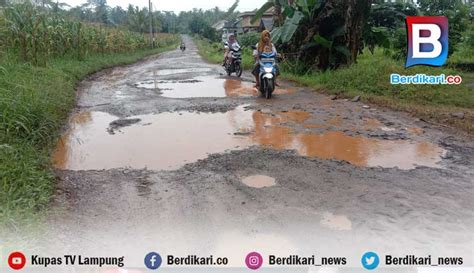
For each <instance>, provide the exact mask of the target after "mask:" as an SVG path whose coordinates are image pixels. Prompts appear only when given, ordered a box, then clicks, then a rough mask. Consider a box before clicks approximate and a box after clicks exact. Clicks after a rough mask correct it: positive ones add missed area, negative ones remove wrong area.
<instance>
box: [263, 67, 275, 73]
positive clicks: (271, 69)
mask: <svg viewBox="0 0 474 273" xmlns="http://www.w3.org/2000/svg"><path fill="white" fill-rule="evenodd" d="M263 71H265V72H266V73H272V72H273V67H264V68H263Z"/></svg>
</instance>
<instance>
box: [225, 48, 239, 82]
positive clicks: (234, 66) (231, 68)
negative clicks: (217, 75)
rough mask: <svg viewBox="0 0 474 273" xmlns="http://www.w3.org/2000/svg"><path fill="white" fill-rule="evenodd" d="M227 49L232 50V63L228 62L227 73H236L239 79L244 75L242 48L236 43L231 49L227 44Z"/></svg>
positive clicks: (226, 64) (226, 65)
mask: <svg viewBox="0 0 474 273" xmlns="http://www.w3.org/2000/svg"><path fill="white" fill-rule="evenodd" d="M225 46H226V49H227V48H228V50H230V61H229V60H227V61H226V63H225V66H224V68H225V71H226V72H227V75H228V76H230V74H232V73H235V75H236V76H237V77H240V76H241V75H242V48H241V47H240V45H239V44H238V43H234V44H233V45H232V46H230V47H229V45H228V43H227V42H226V43H225Z"/></svg>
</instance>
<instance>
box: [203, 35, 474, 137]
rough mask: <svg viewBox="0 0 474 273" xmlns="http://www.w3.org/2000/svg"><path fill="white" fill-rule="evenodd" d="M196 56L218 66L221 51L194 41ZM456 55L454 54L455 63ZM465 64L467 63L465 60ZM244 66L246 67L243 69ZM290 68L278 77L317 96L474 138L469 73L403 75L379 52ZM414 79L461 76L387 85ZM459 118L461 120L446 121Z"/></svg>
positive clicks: (414, 70)
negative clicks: (445, 81) (352, 60)
mask: <svg viewBox="0 0 474 273" xmlns="http://www.w3.org/2000/svg"><path fill="white" fill-rule="evenodd" d="M195 41H196V43H197V45H198V48H199V53H200V54H201V55H202V56H203V57H204V58H205V59H206V60H207V61H209V62H213V63H220V62H222V49H221V48H222V46H218V45H215V44H210V43H209V42H207V41H205V40H202V39H199V38H196V39H195ZM461 53H462V52H460V53H456V56H457V57H456V58H458V59H459V58H461V57H459V56H460V54H461ZM466 59H468V57H466ZM252 60H253V58H252V56H251V52H248V53H244V54H243V62H244V68H245V69H250V68H252V67H253V61H252ZM245 64H246V65H245ZM289 67H290V66H289V64H286V63H283V64H281V71H282V74H281V75H282V77H283V78H284V79H286V80H290V81H293V82H295V83H297V84H300V85H304V86H309V87H311V88H314V89H315V90H317V91H320V92H324V93H328V94H337V95H338V96H339V97H341V98H344V97H345V98H351V97H354V96H357V95H360V96H361V99H362V101H365V102H368V103H374V104H378V105H381V106H384V107H389V108H392V109H395V110H401V111H406V112H410V113H412V114H413V115H415V116H417V117H420V118H423V119H426V120H430V121H432V122H435V123H441V124H445V125H449V126H453V127H456V128H459V129H461V130H463V131H466V132H468V133H471V134H474V90H473V89H472V88H471V89H470V88H469V85H472V84H474V73H472V72H463V71H460V70H456V69H454V68H450V67H449V66H447V67H441V68H440V67H427V66H415V67H411V68H408V69H405V65H404V62H403V61H402V60H401V61H396V60H393V59H392V58H390V57H388V56H386V55H385V54H384V53H383V51H382V50H376V51H375V54H374V55H372V54H370V53H369V52H367V51H366V52H365V53H364V54H362V55H360V56H359V59H358V63H357V64H354V65H352V66H350V67H347V68H340V69H337V70H328V71H325V72H316V71H315V72H312V73H309V74H306V75H297V74H294V73H290V72H289V71H291V70H290V69H288V68H289ZM392 73H398V74H401V75H414V74H418V73H424V74H428V75H439V74H443V73H444V74H446V75H461V76H462V77H463V83H462V84H461V85H391V84H390V74H392ZM454 112H464V113H465V118H464V119H458V118H454V117H452V116H451V113H454Z"/></svg>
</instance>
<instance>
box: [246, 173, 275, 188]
mask: <svg viewBox="0 0 474 273" xmlns="http://www.w3.org/2000/svg"><path fill="white" fill-rule="evenodd" d="M242 183H244V184H245V185H247V186H249V187H252V188H265V187H272V186H275V185H276V183H275V178H273V177H270V176H266V175H252V176H247V177H245V178H243V179H242Z"/></svg>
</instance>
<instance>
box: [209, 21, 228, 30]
mask: <svg viewBox="0 0 474 273" xmlns="http://www.w3.org/2000/svg"><path fill="white" fill-rule="evenodd" d="M227 23H228V22H227V20H220V21H217V22H216V23H215V24H213V25H212V27H213V28H214V29H217V30H219V29H222V28H224V27H225V26H226V24H227Z"/></svg>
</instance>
